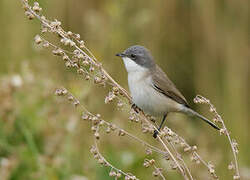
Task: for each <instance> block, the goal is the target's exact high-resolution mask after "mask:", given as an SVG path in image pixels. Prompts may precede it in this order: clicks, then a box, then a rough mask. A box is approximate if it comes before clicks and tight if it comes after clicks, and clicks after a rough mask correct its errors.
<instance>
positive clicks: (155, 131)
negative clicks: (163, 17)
mask: <svg viewBox="0 0 250 180" xmlns="http://www.w3.org/2000/svg"><path fill="white" fill-rule="evenodd" d="M158 133H159V131H157V130H154V134H153V137H154V138H157V135H158Z"/></svg>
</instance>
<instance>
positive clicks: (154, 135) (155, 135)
mask: <svg viewBox="0 0 250 180" xmlns="http://www.w3.org/2000/svg"><path fill="white" fill-rule="evenodd" d="M166 117H167V114H165V115H164V116H163V119H162V121H161V124H160V126H159V128H158V131H157V130H155V131H154V134H153V137H154V138H156V137H157V135H158V132H159V131H160V130H161V127H162V126H163V124H164V122H165V120H166Z"/></svg>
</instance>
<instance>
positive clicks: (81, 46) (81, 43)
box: [79, 41, 85, 49]
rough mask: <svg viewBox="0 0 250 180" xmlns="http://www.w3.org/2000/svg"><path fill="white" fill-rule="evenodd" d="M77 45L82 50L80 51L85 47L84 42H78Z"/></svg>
mask: <svg viewBox="0 0 250 180" xmlns="http://www.w3.org/2000/svg"><path fill="white" fill-rule="evenodd" d="M79 44H80V48H82V49H83V48H84V47H85V45H84V41H80V42H79Z"/></svg>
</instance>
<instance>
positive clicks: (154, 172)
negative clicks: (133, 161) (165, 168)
mask: <svg viewBox="0 0 250 180" xmlns="http://www.w3.org/2000/svg"><path fill="white" fill-rule="evenodd" d="M160 173H161V172H160V171H159V169H158V168H157V169H156V170H154V171H153V173H152V175H153V176H154V177H158V176H159V175H160Z"/></svg>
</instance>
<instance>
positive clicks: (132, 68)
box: [122, 57, 147, 73]
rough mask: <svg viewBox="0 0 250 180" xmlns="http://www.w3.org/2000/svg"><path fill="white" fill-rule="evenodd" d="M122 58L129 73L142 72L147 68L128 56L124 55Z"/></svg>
mask: <svg viewBox="0 0 250 180" xmlns="http://www.w3.org/2000/svg"><path fill="white" fill-rule="evenodd" d="M122 60H123V63H124V65H125V68H126V70H127V72H128V73H131V72H142V71H146V70H147V69H146V68H144V67H142V66H140V65H138V64H136V63H135V62H134V61H133V60H131V59H130V58H128V57H123V58H122Z"/></svg>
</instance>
